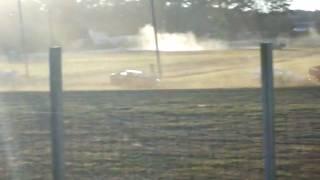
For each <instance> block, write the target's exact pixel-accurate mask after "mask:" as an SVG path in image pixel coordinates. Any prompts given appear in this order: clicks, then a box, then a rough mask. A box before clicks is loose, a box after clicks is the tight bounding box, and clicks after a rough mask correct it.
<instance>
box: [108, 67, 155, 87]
mask: <svg viewBox="0 0 320 180" xmlns="http://www.w3.org/2000/svg"><path fill="white" fill-rule="evenodd" d="M159 82H160V79H159V78H157V77H156V76H154V75H147V74H145V73H144V72H143V71H140V70H124V71H121V72H118V73H112V74H111V76H110V83H111V84H112V85H116V86H124V87H135V88H146V87H154V86H156V85H157V84H158V83H159Z"/></svg>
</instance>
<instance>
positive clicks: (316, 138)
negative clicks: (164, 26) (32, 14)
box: [0, 48, 320, 180]
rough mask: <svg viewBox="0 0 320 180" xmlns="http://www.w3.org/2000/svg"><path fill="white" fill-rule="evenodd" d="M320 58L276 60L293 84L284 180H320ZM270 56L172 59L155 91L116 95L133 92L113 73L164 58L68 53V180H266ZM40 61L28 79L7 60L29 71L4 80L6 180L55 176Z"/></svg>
mask: <svg viewBox="0 0 320 180" xmlns="http://www.w3.org/2000/svg"><path fill="white" fill-rule="evenodd" d="M319 58H320V49H319V48H308V49H303V48H299V49H285V50H282V51H275V68H276V74H277V73H279V72H280V74H281V73H282V72H285V73H286V74H287V75H286V77H285V78H283V77H282V76H281V77H279V76H278V75H275V81H276V86H277V87H289V88H287V89H277V90H276V93H277V107H276V133H277V163H278V177H279V179H280V180H301V179H302V180H303V179H305V180H307V179H308V180H309V179H320V166H319V164H320V133H319V132H320V123H319V115H320V110H319V108H320V106H319V104H320V102H319V101H320V100H319V97H320V91H319V88H318V87H316V86H314V87H313V88H310V87H309V88H307V87H306V86H310V85H316V82H312V81H309V80H308V70H309V68H310V67H312V66H315V65H319V64H320V63H319ZM259 59H260V58H259V51H258V50H257V49H251V50H246V49H243V50H219V51H206V52H175V53H162V62H163V69H164V77H163V78H162V80H161V83H160V84H159V85H158V86H157V87H155V88H154V90H153V91H143V90H141V89H140V90H139V91H105V90H119V89H121V90H127V89H123V88H120V87H115V86H112V85H111V84H110V82H109V75H110V74H111V73H113V72H118V71H121V70H124V69H140V70H144V71H146V72H147V73H149V71H150V70H149V65H150V64H152V63H154V62H155V57H154V54H153V53H151V52H104V51H100V52H97V51H95V52H79V53H71V52H66V53H65V54H64V61H63V68H64V87H65V90H67V92H66V93H65V114H64V117H65V121H64V122H65V128H66V137H65V138H66V143H65V151H66V152H65V154H66V173H67V179H74V180H82V179H83V180H86V179H94V180H100V179H103V180H105V179H108V180H109V179H111V180H112V179H114V180H117V179H126V180H127V179H129V180H130V179H137V180H143V179H218V180H234V179H241V180H242V179H252V180H256V179H262V176H263V160H262V159H263V155H262V128H261V127H262V120H261V119H262V118H261V116H262V115H261V105H260V104H261V102H260V99H261V98H260V90H259V89H258V87H260V77H259V75H260V74H259V68H260V60H259ZM29 60H30V77H25V76H24V64H22V63H12V62H11V63H9V62H7V61H5V59H3V58H2V59H1V58H0V69H1V71H7V72H10V71H12V72H16V73H17V74H16V75H15V76H12V77H0V91H6V92H2V93H0V180H2V179H4V180H6V179H24V180H29V179H30V180H31V179H32V180H33V179H39V180H42V179H51V176H50V171H51V169H50V168H51V160H50V157H51V155H50V137H49V97H48V93H47V92H46V91H47V90H48V60H47V57H46V55H44V54H40V55H35V54H32V55H29ZM293 87H299V88H293ZM142 89H143V87H142ZM169 89H181V90H169ZM183 89H194V90H183ZM197 89H198V90H197ZM199 89H202V90H199ZM204 89H207V90H204ZM70 90H73V91H70ZM74 90H80V91H74ZM93 90H94V91H93ZM13 91H17V92H13ZM39 91H43V92H39Z"/></svg>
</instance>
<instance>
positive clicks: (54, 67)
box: [49, 47, 64, 180]
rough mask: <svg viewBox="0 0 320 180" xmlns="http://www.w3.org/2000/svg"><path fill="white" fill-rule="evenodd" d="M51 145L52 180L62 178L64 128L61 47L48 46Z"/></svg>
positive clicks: (60, 179)
mask: <svg viewBox="0 0 320 180" xmlns="http://www.w3.org/2000/svg"><path fill="white" fill-rule="evenodd" d="M49 61H50V68H49V69H50V98H51V141H52V142H51V143H52V144H51V146H52V173H53V179H54V180H63V179H64V145H63V144H64V128H63V97H62V94H63V89H62V63H61V48H59V47H55V48H50V59H49Z"/></svg>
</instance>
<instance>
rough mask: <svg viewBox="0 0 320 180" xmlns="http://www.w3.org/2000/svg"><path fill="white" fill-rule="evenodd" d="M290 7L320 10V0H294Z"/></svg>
mask: <svg viewBox="0 0 320 180" xmlns="http://www.w3.org/2000/svg"><path fill="white" fill-rule="evenodd" d="M290 9H302V10H308V11H315V10H320V0H293V1H292V4H291V8H290Z"/></svg>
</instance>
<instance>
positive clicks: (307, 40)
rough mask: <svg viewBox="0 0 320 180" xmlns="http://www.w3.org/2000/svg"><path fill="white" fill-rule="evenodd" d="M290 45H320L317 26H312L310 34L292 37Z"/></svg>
mask: <svg viewBox="0 0 320 180" xmlns="http://www.w3.org/2000/svg"><path fill="white" fill-rule="evenodd" d="M289 45H290V46H292V47H314V46H320V35H319V33H318V32H317V30H316V29H315V28H311V29H310V30H309V34H308V35H305V36H301V37H298V38H291V39H290V42H289Z"/></svg>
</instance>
